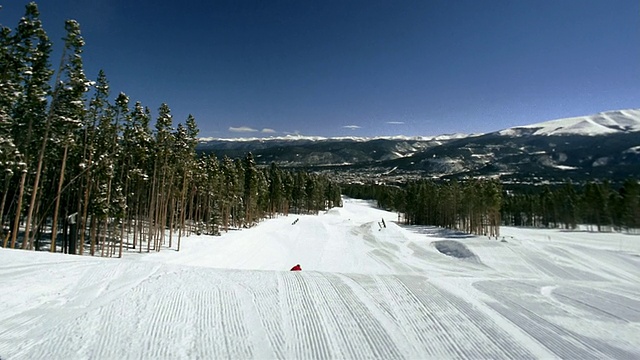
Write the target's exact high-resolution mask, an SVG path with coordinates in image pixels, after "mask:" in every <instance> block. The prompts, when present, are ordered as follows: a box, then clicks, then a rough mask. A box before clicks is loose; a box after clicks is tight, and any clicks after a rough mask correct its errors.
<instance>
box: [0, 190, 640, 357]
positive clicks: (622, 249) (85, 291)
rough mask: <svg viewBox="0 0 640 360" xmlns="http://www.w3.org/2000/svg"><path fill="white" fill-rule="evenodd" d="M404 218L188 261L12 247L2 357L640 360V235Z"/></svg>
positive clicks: (264, 237)
mask: <svg viewBox="0 0 640 360" xmlns="http://www.w3.org/2000/svg"><path fill="white" fill-rule="evenodd" d="M296 219H299V220H298V221H297V222H295V224H294V221H295V220H296ZM382 219H384V221H385V223H386V227H384V226H383V224H382ZM395 219H396V215H395V214H393V213H389V212H385V211H381V210H378V209H375V208H373V207H372V206H370V205H369V204H368V203H366V202H362V201H356V200H350V199H345V203H344V207H343V208H335V209H331V210H329V211H327V212H324V213H321V214H320V215H318V216H311V215H304V216H297V215H296V216H294V215H290V216H288V217H285V216H282V217H278V218H275V219H270V220H266V221H263V222H262V223H261V224H259V225H258V226H256V227H254V228H251V229H244V230H235V231H229V232H228V233H226V234H223V235H222V236H220V237H214V236H191V237H189V238H186V239H184V240H183V243H182V248H181V250H180V252H176V251H175V250H174V249H163V250H162V251H161V252H159V253H150V254H137V253H136V252H133V251H132V252H130V253H127V254H126V255H125V257H124V259H106V258H91V257H86V256H85V257H79V256H69V255H62V254H49V253H38V252H27V251H20V250H8V249H0V289H1V292H0V303H2V306H1V307H0V358H2V359H3V360H6V359H229V358H231V359H246V358H258V359H319V358H331V359H364V358H379V359H448V358H472V359H488V358H492V359H497V358H504V359H514V358H545V359H548V358H566V359H588V358H592V359H593V358H596V359H603V358H618V359H638V358H640V281H639V279H640V237H638V236H632V235H625V234H617V233H608V234H600V233H592V232H586V231H584V232H564V231H559V230H534V229H518V228H503V229H502V236H501V237H499V238H497V239H496V238H493V239H489V238H487V237H476V236H468V235H464V234H458V233H453V232H449V231H446V230H443V229H438V228H433V227H405V226H399V225H397V224H396V223H395V222H394V220H395ZM295 264H300V265H301V266H302V269H303V270H302V271H298V272H290V271H288V270H289V269H290V268H291V267H292V266H294V265H295Z"/></svg>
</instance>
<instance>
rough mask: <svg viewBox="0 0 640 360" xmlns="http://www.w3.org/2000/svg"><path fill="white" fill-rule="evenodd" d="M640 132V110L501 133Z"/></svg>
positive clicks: (510, 129)
mask: <svg viewBox="0 0 640 360" xmlns="http://www.w3.org/2000/svg"><path fill="white" fill-rule="evenodd" d="M637 131H640V109H629V110H618V111H607V112H602V113H599V114H595V115H590V116H578V117H572V118H566V119H558V120H551V121H545V122H541V123H538V124H531V125H524V126H516V127H512V128H509V129H505V130H502V131H499V132H498V133H499V134H500V135H504V136H523V135H547V136H552V135H582V136H599V135H610V134H621V133H629V132H637Z"/></svg>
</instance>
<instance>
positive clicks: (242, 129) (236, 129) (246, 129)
mask: <svg viewBox="0 0 640 360" xmlns="http://www.w3.org/2000/svg"><path fill="white" fill-rule="evenodd" d="M229 131H232V132H256V131H258V130H256V129H254V128H250V127H248V126H240V127H233V126H231V127H229Z"/></svg>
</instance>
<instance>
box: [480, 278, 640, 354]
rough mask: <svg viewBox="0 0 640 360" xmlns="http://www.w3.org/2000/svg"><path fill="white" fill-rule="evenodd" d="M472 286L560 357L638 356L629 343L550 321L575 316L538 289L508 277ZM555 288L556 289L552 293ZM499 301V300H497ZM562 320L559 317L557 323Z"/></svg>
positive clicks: (494, 307) (497, 309)
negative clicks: (541, 293)
mask: <svg viewBox="0 0 640 360" xmlns="http://www.w3.org/2000/svg"><path fill="white" fill-rule="evenodd" d="M473 285H474V287H475V288H477V289H479V290H480V291H482V292H484V293H486V294H487V295H489V296H491V297H493V298H494V299H496V302H489V303H488V305H489V306H491V307H492V308H493V309H494V310H496V311H497V312H499V313H500V314H501V315H502V316H504V317H505V318H507V319H509V320H510V321H511V322H513V323H514V324H516V325H517V326H518V327H520V328H521V329H523V331H525V332H527V333H529V334H530V335H531V336H532V337H533V338H535V339H536V340H538V341H539V342H540V343H542V344H543V345H544V346H545V347H547V348H548V349H549V350H551V351H552V352H553V353H554V354H556V355H557V356H559V357H561V358H581V359H592V358H603V357H614V358H634V357H637V356H638V353H635V352H637V350H636V351H630V350H627V349H626V348H629V349H633V346H632V345H631V344H629V345H628V346H624V344H622V343H621V344H618V343H616V344H608V343H606V342H604V341H601V340H599V339H597V338H591V337H588V336H585V335H581V334H579V333H576V332H575V331H572V330H570V329H568V328H566V327H564V326H562V325H559V324H557V323H555V322H554V321H552V319H557V318H568V319H571V318H575V316H576V315H572V313H570V312H568V311H567V310H566V309H563V308H559V307H556V306H553V304H552V303H549V302H548V301H549V300H548V299H547V298H545V297H544V296H542V295H540V293H539V289H538V288H537V287H534V286H530V285H523V284H522V283H519V282H512V281H482V282H477V283H474V284H473ZM557 291H558V290H557V289H556V290H555V291H554V293H556V292H557ZM498 301H499V302H498ZM564 322H566V320H562V321H561V323H564Z"/></svg>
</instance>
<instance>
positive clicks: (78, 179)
mask: <svg viewBox="0 0 640 360" xmlns="http://www.w3.org/2000/svg"><path fill="white" fill-rule="evenodd" d="M39 16H40V14H39V12H38V7H37V5H36V4H35V3H30V4H28V5H27V6H26V11H25V16H24V17H23V18H22V19H21V20H20V21H19V23H18V25H17V27H16V28H15V29H14V30H12V29H10V28H8V27H5V26H0V167H1V168H0V170H1V174H0V182H1V184H2V185H1V186H2V188H1V191H2V193H1V194H0V216H1V219H2V229H1V238H0V241H1V242H0V244H2V246H3V247H5V248H6V247H10V248H16V247H20V248H23V249H41V248H43V246H45V244H44V242H45V239H47V238H48V239H49V241H48V248H49V249H50V251H64V252H69V253H77V254H83V253H85V252H87V251H88V252H89V253H90V254H91V255H102V256H114V255H118V256H121V255H122V251H123V247H125V246H126V247H130V248H135V249H138V250H139V251H143V250H145V251H151V250H156V251H159V250H160V249H161V247H162V246H163V245H168V246H169V247H173V246H177V249H178V250H179V249H180V240H181V238H182V237H183V236H185V235H188V234H189V233H190V232H192V231H197V232H207V233H216V232H218V231H220V230H228V229H229V228H230V227H248V226H252V225H254V224H256V223H257V222H258V221H259V220H260V219H262V218H264V217H266V216H274V215H275V214H277V213H282V214H288V213H289V212H296V213H310V212H315V211H319V210H322V209H326V208H327V207H331V206H336V205H339V204H340V187H338V186H337V185H335V184H334V183H332V182H330V181H329V180H328V179H327V178H326V177H323V176H320V175H315V174H309V173H306V172H302V171H297V172H291V171H285V170H283V169H280V168H279V167H278V166H276V165H275V164H272V165H271V166H270V167H266V168H265V167H258V166H257V165H256V163H255V161H254V159H253V156H252V155H251V154H250V153H249V154H247V156H246V157H245V158H243V159H230V158H227V157H225V158H223V159H217V158H216V157H215V156H213V155H209V156H203V157H199V156H197V153H196V145H197V141H198V140H197V136H198V128H197V124H196V121H195V118H194V117H193V116H191V115H189V116H188V118H187V119H186V120H185V121H184V123H179V124H177V126H175V127H174V125H173V117H172V115H171V109H170V108H169V106H168V105H167V104H164V103H163V104H161V105H160V107H159V109H158V115H157V117H156V118H155V124H154V126H153V128H152V126H151V123H152V115H151V111H150V110H149V108H148V107H145V106H143V105H142V104H141V103H140V102H135V103H132V102H131V101H130V99H129V97H128V96H127V95H126V94H124V93H122V92H121V93H119V94H118V95H117V96H115V99H114V100H111V98H112V97H111V96H112V95H111V90H110V87H109V82H108V80H107V77H106V75H105V74H104V72H103V71H100V72H99V74H98V75H97V78H96V80H95V81H91V80H89V79H88V78H87V77H86V76H85V74H84V69H83V62H82V49H83V46H84V39H83V38H82V35H81V32H80V25H79V24H78V23H77V22H76V21H74V20H68V21H66V22H65V30H66V36H65V38H64V39H63V40H64V49H63V53H62V56H61V59H60V65H59V67H58V68H57V69H56V70H54V69H53V68H52V66H51V64H50V55H51V49H52V43H51V41H50V40H49V38H48V36H47V34H46V32H45V30H44V29H43V27H42V23H41V21H40V18H39ZM54 75H55V78H53V76H54ZM52 80H53V81H52ZM52 84H53V85H52ZM174 239H175V242H174ZM59 241H61V243H60V242H59Z"/></svg>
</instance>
